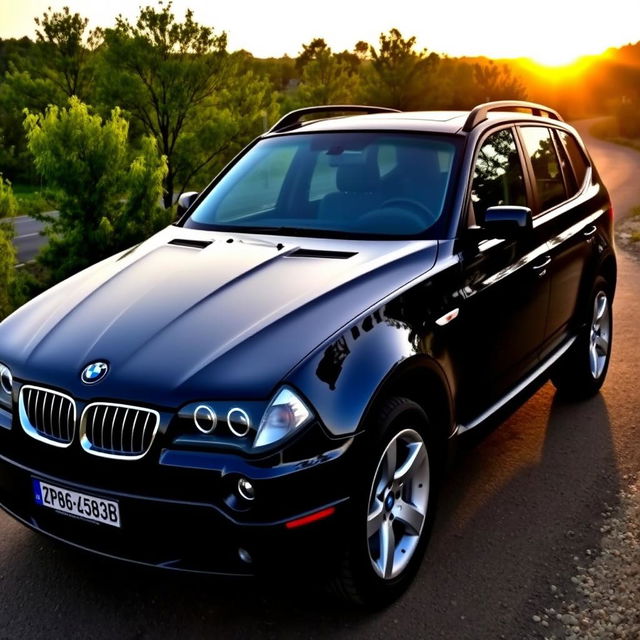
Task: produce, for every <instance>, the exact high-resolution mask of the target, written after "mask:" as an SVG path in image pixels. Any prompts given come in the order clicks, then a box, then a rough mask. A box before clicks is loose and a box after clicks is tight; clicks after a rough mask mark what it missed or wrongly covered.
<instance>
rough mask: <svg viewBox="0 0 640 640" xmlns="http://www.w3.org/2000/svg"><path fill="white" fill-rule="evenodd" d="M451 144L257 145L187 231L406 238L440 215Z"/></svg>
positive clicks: (401, 138) (406, 139)
mask: <svg viewBox="0 0 640 640" xmlns="http://www.w3.org/2000/svg"><path fill="white" fill-rule="evenodd" d="M455 156H456V145H455V144H454V142H453V141H451V139H449V140H447V139H443V138H441V137H440V138H438V137H436V136H425V135H415V134H414V135H412V134H402V133H385V132H380V133H364V132H362V133H359V132H356V133H351V132H347V133H318V134H296V135H289V136H281V137H273V138H266V139H264V140H261V141H259V142H258V143H257V144H256V145H255V146H254V147H252V148H251V149H250V150H249V151H248V152H247V153H246V154H245V155H244V156H242V157H241V158H240V160H239V161H238V162H236V163H235V164H234V165H233V166H232V167H231V169H230V170H229V171H227V173H225V174H224V175H223V176H222V178H221V179H219V181H218V182H217V184H215V185H214V186H213V189H212V190H211V191H210V192H209V193H208V194H207V196H206V197H205V198H204V200H203V201H202V203H201V204H200V205H199V206H198V207H197V208H196V210H195V211H194V212H193V214H192V215H191V216H190V217H189V219H188V220H187V221H186V222H185V226H187V227H196V228H214V229H223V230H247V231H248V230H252V231H258V232H262V233H283V234H285V235H286V234H289V233H291V234H295V233H299V234H307V233H308V234H309V235H338V236H341V235H343V236H351V235H356V236H363V235H364V236H371V235H373V236H378V235H380V236H391V237H395V236H413V235H418V234H422V233H423V232H425V231H426V230H428V229H431V228H433V227H434V226H435V225H436V223H437V222H438V220H439V219H440V218H441V216H442V212H443V209H444V203H445V197H446V194H447V190H448V186H449V183H450V181H451V174H452V167H453V164H454V159H455Z"/></svg>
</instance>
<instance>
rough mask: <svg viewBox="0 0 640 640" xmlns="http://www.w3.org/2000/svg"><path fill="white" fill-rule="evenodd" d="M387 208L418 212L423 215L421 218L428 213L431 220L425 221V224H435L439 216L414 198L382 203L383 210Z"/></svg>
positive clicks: (393, 199)
mask: <svg viewBox="0 0 640 640" xmlns="http://www.w3.org/2000/svg"><path fill="white" fill-rule="evenodd" d="M386 207H399V208H400V209H412V210H413V212H414V213H415V212H417V213H418V214H420V215H421V217H422V216H423V215H424V214H425V213H426V214H427V216H429V219H427V220H424V222H435V221H436V219H437V216H436V215H435V214H434V213H433V211H431V209H429V207H427V205H426V204H423V203H422V202H420V201H418V200H414V199H413V198H402V197H399V198H390V199H389V200H386V201H385V202H383V203H382V208H383V209H384V208H386Z"/></svg>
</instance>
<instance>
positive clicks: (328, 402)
mask: <svg viewBox="0 0 640 640" xmlns="http://www.w3.org/2000/svg"><path fill="white" fill-rule="evenodd" d="M425 286H427V288H428V285H426V284H423V286H420V287H418V288H417V290H416V289H414V290H412V291H409V292H406V293H405V294H403V295H402V296H400V297H399V298H397V299H395V300H393V301H391V302H389V303H387V304H385V305H383V306H381V307H379V308H378V309H376V310H374V311H372V312H371V313H369V314H368V315H366V316H365V317H364V318H361V319H360V320H358V321H357V322H355V323H354V324H351V325H350V326H349V327H348V328H346V329H345V330H344V331H343V332H342V333H340V335H339V336H337V337H335V338H334V339H333V340H332V341H331V342H330V343H329V344H328V345H324V346H323V347H322V348H320V349H318V351H317V352H315V353H314V354H312V355H311V356H310V357H309V358H307V359H306V360H305V361H304V362H303V363H301V364H300V365H298V367H297V368H296V369H294V370H293V372H292V373H291V374H290V376H289V377H288V381H289V382H290V383H291V384H292V385H294V386H295V387H297V388H299V389H300V390H301V391H302V392H303V393H304V395H305V396H306V397H307V398H308V400H309V401H310V402H311V403H312V405H313V406H314V407H315V409H316V411H317V412H318V414H319V417H320V419H321V420H322V422H323V423H324V425H325V427H326V428H327V429H328V430H329V431H330V432H331V434H332V435H334V436H336V437H343V436H346V435H350V434H353V433H354V432H356V431H357V430H358V428H359V426H360V425H361V424H362V422H363V419H364V417H365V416H366V414H367V411H368V409H369V408H370V406H371V404H372V403H373V402H374V401H375V399H376V397H377V396H378V392H379V391H380V389H382V388H384V387H386V385H387V383H389V382H390V381H392V379H394V378H395V376H396V375H397V374H398V375H404V374H405V373H408V372H409V370H410V369H413V368H420V369H422V370H424V369H425V368H428V369H430V370H431V373H434V374H435V375H437V377H438V378H439V379H440V380H441V381H442V384H443V387H444V388H446V389H447V390H448V391H450V384H449V381H450V379H451V376H452V373H451V371H452V367H451V366H450V365H451V363H450V361H449V354H448V351H447V349H446V340H444V339H443V338H444V336H443V334H444V333H445V332H446V329H442V328H440V327H437V326H436V325H435V322H434V321H433V319H432V314H431V313H429V311H428V310H427V311H426V313H425V307H426V306H427V305H426V304H424V301H425V298H424V297H423V296H422V294H423V293H424V292H425V291H424V287H425ZM427 299H428V298H427ZM412 300H413V301H414V302H416V303H417V302H419V301H421V302H422V304H420V305H419V306H416V305H415V304H412V303H411V301H412Z"/></svg>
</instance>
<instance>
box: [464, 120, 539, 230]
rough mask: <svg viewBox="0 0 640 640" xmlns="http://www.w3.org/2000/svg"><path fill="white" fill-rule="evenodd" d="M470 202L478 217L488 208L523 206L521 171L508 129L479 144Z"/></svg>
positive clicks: (524, 193) (524, 203)
mask: <svg viewBox="0 0 640 640" xmlns="http://www.w3.org/2000/svg"><path fill="white" fill-rule="evenodd" d="M471 201H472V202H473V208H474V212H475V214H476V217H477V218H479V219H480V220H482V216H483V215H484V212H485V211H486V210H487V209H488V208H489V207H494V206H496V205H502V204H513V205H520V206H526V204H527V192H526V189H525V184H524V172H523V170H522V164H521V163H520V157H519V155H518V149H517V147H516V141H515V139H514V137H513V133H512V131H511V130H510V129H503V130H502V131H498V132H497V133H494V134H492V135H490V136H489V137H488V138H487V139H486V140H485V141H484V142H483V143H482V146H481V147H480V151H479V152H478V158H477V159H476V166H475V170H474V173H473V182H472V185H471Z"/></svg>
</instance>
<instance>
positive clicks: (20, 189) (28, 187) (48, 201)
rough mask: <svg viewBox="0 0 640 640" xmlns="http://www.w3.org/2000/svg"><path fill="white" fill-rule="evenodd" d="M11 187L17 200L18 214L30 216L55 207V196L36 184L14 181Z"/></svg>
mask: <svg viewBox="0 0 640 640" xmlns="http://www.w3.org/2000/svg"><path fill="white" fill-rule="evenodd" d="M11 188H12V189H13V195H14V196H15V197H16V200H17V202H18V215H20V216H25V215H26V216H30V215H33V214H34V213H41V212H42V211H51V210H52V209H55V208H56V203H55V196H54V195H53V194H51V193H50V192H49V191H47V190H46V189H41V188H40V187H39V186H38V185H34V184H24V183H20V182H16V183H13V184H12V185H11Z"/></svg>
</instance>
